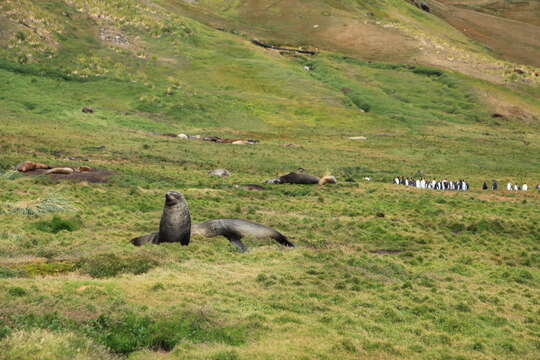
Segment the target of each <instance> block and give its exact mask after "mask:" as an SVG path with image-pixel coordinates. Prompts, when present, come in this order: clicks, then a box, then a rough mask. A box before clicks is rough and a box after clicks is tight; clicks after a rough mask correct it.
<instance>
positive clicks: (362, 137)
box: [349, 136, 367, 140]
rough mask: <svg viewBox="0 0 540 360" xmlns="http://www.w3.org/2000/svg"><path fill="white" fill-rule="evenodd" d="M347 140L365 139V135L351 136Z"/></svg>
mask: <svg viewBox="0 0 540 360" xmlns="http://www.w3.org/2000/svg"><path fill="white" fill-rule="evenodd" d="M349 140H367V137H365V136H351V137H350V138H349Z"/></svg>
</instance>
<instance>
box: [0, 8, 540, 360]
mask: <svg viewBox="0 0 540 360" xmlns="http://www.w3.org/2000/svg"><path fill="white" fill-rule="evenodd" d="M81 3H82V2H80V1H75V0H74V1H66V3H64V2H62V1H59V0H58V1H57V0H54V1H52V0H51V1H44V2H42V3H40V4H41V5H39V6H38V5H35V6H38V8H39V9H41V10H39V11H44V12H45V14H49V15H46V16H48V19H49V21H50V22H51V23H54V24H56V25H58V24H60V25H62V26H63V28H64V30H63V32H62V34H61V35H62V36H61V40H59V43H58V46H56V47H55V48H54V56H53V57H52V58H44V59H38V60H36V61H35V62H31V63H29V64H20V63H17V62H16V61H14V60H17V56H18V54H17V51H16V50H15V49H11V50H9V51H8V50H7V48H6V49H4V50H3V51H4V52H2V54H3V55H2V59H3V60H2V61H1V62H0V84H5V86H0V122H1V124H2V126H1V128H0V151H1V152H2V156H1V157H0V171H1V174H0V188H1V189H2V191H0V303H2V304H3V306H2V307H1V308H0V359H25V357H24V356H27V355H25V354H33V355H31V356H33V359H47V358H55V359H71V358H76V359H81V360H82V359H92V358H103V359H108V358H109V359H115V358H125V357H129V358H132V359H156V358H159V359H221V360H226V359H229V360H230V359H235V360H236V359H308V358H309V359H311V358H316V359H335V358H340V359H358V358H367V359H371V358H373V359H413V358H414V359H491V358H495V357H497V358H499V357H500V358H505V359H535V358H538V356H539V354H540V338H539V334H540V328H539V326H538V324H539V323H540V296H539V295H538V286H539V284H540V282H539V281H540V261H539V259H540V246H539V244H538V239H539V238H540V230H539V229H540V211H539V208H540V207H539V204H540V195H539V194H538V193H537V192H535V191H534V190H530V191H528V192H527V193H525V192H519V193H518V192H512V193H508V192H505V191H498V192H497V193H494V192H491V191H481V190H480V186H481V184H482V182H483V181H486V180H491V179H493V178H495V179H497V180H499V182H500V184H501V185H502V184H505V183H506V181H512V182H519V183H525V182H526V183H528V184H529V187H530V188H533V187H534V186H535V185H536V182H538V181H539V180H538V179H539V178H540V163H538V162H537V161H534V159H535V154H538V153H539V152H540V138H539V136H538V134H539V131H538V130H539V129H540V128H539V124H538V122H535V121H532V120H531V118H527V117H520V116H518V115H519V114H518V115H516V116H515V117H508V118H504V119H500V118H496V119H495V118H492V117H491V114H492V113H493V112H495V110H494V109H493V108H492V107H491V106H492V105H490V103H489V102H486V101H485V93H488V94H489V95H490V96H493V98H494V99H496V100H497V101H500V102H501V103H505V104H506V103H510V104H513V105H514V106H516V107H519V108H520V109H522V110H523V111H524V112H526V113H530V114H538V113H540V111H539V110H538V109H540V103H539V102H538V100H537V99H534V98H532V97H527V96H523V95H521V94H520V93H519V92H516V90H515V89H513V88H511V87H503V86H499V85H495V84H491V83H488V82H485V81H480V80H477V79H472V78H469V77H467V76H465V75H462V74H459V73H456V72H452V71H449V70H443V69H438V68H432V67H425V66H417V65H414V66H413V65H410V64H401V63H397V62H377V61H364V60H359V59H358V58H356V57H351V56H350V54H346V55H345V54H343V53H340V52H337V51H335V52H326V51H322V52H321V53H320V54H319V55H317V56H315V57H303V58H297V57H291V56H281V55H279V54H277V53H273V52H268V51H267V50H263V49H261V48H258V47H255V46H253V45H252V44H250V43H249V42H248V41H246V39H245V38H244V37H242V36H238V35H235V33H234V32H232V31H217V30H214V29H213V28H212V27H209V26H206V25H204V24H203V23H200V22H198V21H197V20H196V19H199V20H200V18H199V17H195V16H193V17H192V16H190V13H189V12H187V10H186V11H183V10H179V9H183V8H184V6H180V5H179V4H177V3H176V2H170V1H160V3H162V4H166V5H167V6H170V7H169V8H168V9H170V11H169V13H168V15H164V13H163V10H156V12H157V13H156V14H157V15H156V14H154V15H151V14H152V13H149V12H148V11H147V9H146V8H144V9H146V10H144V9H143V10H141V9H142V8H135V7H129V6H128V7H126V8H121V7H118V6H111V4H117V2H112V1H111V2H104V3H103V6H105V8H104V9H105V10H103V9H102V10H103V11H106V12H107V13H108V14H110V16H112V17H114V18H115V19H116V20H115V21H116V24H121V25H118V29H119V30H121V31H122V33H124V34H128V35H129V36H130V38H131V39H132V40H133V39H135V36H139V37H140V38H139V40H137V41H138V42H135V43H134V44H135V45H133V46H134V48H129V49H116V48H114V47H113V46H109V45H106V44H104V43H102V42H100V41H98V40H97V38H96V37H95V36H96V34H97V33H98V30H99V27H100V26H102V25H103V24H101V23H99V22H96V20H95V19H93V20H92V19H91V16H92V14H93V11H94V10H95V9H94V10H92V9H89V10H88V9H87V10H84V11H83V12H78V11H77V9H78V7H79V6H80V5H81ZM87 3H89V4H90V5H91V6H92V7H93V6H96V9H99V6H101V5H99V4H98V2H94V1H91V2H87ZM322 3H323V2H314V3H313V4H311V5H310V6H312V7H314V8H315V9H318V11H319V13H321V14H322V13H323V12H330V14H333V13H332V11H334V10H332V9H328V8H327V7H318V8H317V7H315V5H317V6H322V5H321V4H322ZM326 3H327V2H325V4H326ZM332 3H334V5H336V6H338V5H340V4H341V5H340V6H342V8H341V9H342V11H345V10H347V9H349V7H350V6H352V5H351V4H352V2H351V3H347V4H346V3H345V2H337V1H336V2H332ZM390 3H392V4H394V3H395V2H391V1H385V2H384V4H386V5H388V4H390ZM126 4H134V2H132V1H127V2H126ZM200 4H201V6H203V5H204V6H206V5H209V4H210V5H212V4H214V5H215V4H216V2H213V1H212V2H210V1H208V2H203V1H201V2H200ZM220 4H221V5H222V6H223V7H220V8H219V11H220V12H221V11H222V12H224V13H226V15H227V16H231V17H232V16H233V15H234V16H236V13H235V12H236V11H237V9H238V8H237V7H236V5H238V3H227V4H229V5H230V6H229V7H225V5H227V4H225V2H222V3H220ZM314 4H315V5H314ZM381 4H382V3H381ZM23 5H25V6H27V7H24V9H31V8H30V5H28V3H27V2H23ZM221 5H220V6H221ZM379 5H380V4H379ZM145 6H146V5H145ZM361 6H368V5H366V3H365V2H361ZM343 9H345V10H343ZM365 9H368V10H370V11H373V12H374V13H375V16H376V17H377V18H384V17H385V16H390V15H388V14H387V13H386V10H385V9H387V8H385V7H379V8H377V4H372V5H370V6H369V7H366V8H365ZM406 9H409V8H408V7H406ZM409 10H410V9H409ZM409 10H408V11H409ZM216 11H217V10H216ZM363 11H364V10H363ZM410 11H413V13H414V14H416V15H417V16H420V15H418V14H417V13H416V11H415V10H410ZM35 12H37V13H39V12H38V10H35ZM62 12H66V13H68V15H69V16H64V15H62ZM177 14H181V15H177ZM210 15H211V14H207V16H209V17H210ZM44 16H45V15H44ZM321 16H323V17H325V18H326V17H329V16H328V15H321ZM121 17H125V19H124V20H118V19H119V18H121ZM0 19H1V20H0V25H1V21H4V20H3V19H2V18H0ZM201 21H202V20H201ZM422 21H424V22H429V18H423V19H422ZM145 24H146V25H148V26H149V30H148V31H143V30H142V29H143V28H144V27H145V26H146V25H145ZM56 25H55V26H56ZM107 25H110V24H107ZM267 25H268V24H267ZM58 26H59V25H58ZM273 26H276V25H275V24H274V25H273ZM433 26H438V25H437V24H434V25H433ZM51 27H52V25H51ZM187 29H189V30H187ZM278 30H280V31H281V30H282V29H279V28H278ZM276 41H277V42H279V41H280V39H279V38H276ZM22 50H24V49H22ZM22 50H21V51H22ZM141 51H142V52H144V53H145V54H146V58H144V59H143V58H139V57H137V56H136V55H137V54H138V53H139V52H141ZM114 63H118V64H119V65H117V66H113V65H112V64H114ZM304 65H310V66H311V67H312V70H311V71H306V70H304V69H303V66H304ZM74 71H77V74H74ZM83 106H91V107H92V108H93V109H94V110H95V112H94V114H83V113H82V112H81V108H82V107H83ZM360 109H362V110H363V111H361V110H360ZM536 116H538V115H536ZM153 133H187V134H190V135H195V134H201V135H217V136H221V137H234V138H255V139H259V140H261V143H260V144H258V145H254V146H237V145H228V144H215V143H210V142H204V141H197V140H180V139H176V138H169V137H162V136H157V135H155V134H153ZM381 133H384V134H388V135H391V136H377V134H381ZM350 136H366V137H367V138H368V139H367V140H365V141H352V140H348V137H350ZM289 143H294V144H297V145H300V147H284V146H283V145H285V144H289ZM103 146H104V147H103ZM68 156H81V157H88V158H90V160H91V161H90V162H83V161H77V160H75V161H71V160H66V158H67V157H68ZM24 160H31V161H36V162H44V163H48V164H53V165H69V166H79V165H88V166H90V167H91V168H96V169H105V170H110V171H112V172H113V175H112V176H111V177H110V178H108V180H107V182H105V183H90V182H70V181H63V180H54V179H51V178H49V177H47V176H46V175H41V176H33V175H29V174H24V175H21V174H17V173H14V172H13V168H14V166H15V165H16V164H17V163H19V162H21V161H24ZM298 167H303V168H305V169H306V170H307V171H308V172H309V173H313V174H315V175H319V176H321V175H324V174H326V173H330V174H332V175H335V176H336V177H337V180H338V184H337V185H335V186H325V187H319V186H299V185H265V187H266V189H265V190H264V191H248V190H244V189H242V188H237V187H235V186H234V185H241V184H250V183H262V182H263V181H264V180H265V179H268V178H270V177H274V176H276V175H278V174H281V173H285V172H288V171H291V170H294V169H296V168H298ZM215 168H226V169H228V170H229V171H231V173H232V175H231V176H230V177H227V178H216V177H211V176H209V175H208V171H209V170H212V169H215ZM415 174H422V175H424V176H427V177H437V178H444V177H449V178H452V179H459V178H465V179H467V180H469V182H470V183H471V185H472V190H471V191H469V192H463V193H462V192H460V193H444V192H436V191H428V190H425V191H419V190H416V189H409V188H405V187H401V186H394V185H391V184H390V182H391V179H392V178H393V177H394V176H396V175H406V176H414V175H415ZM365 176H371V177H373V179H374V180H373V181H371V182H367V181H364V180H363V178H364V177H365ZM501 188H502V186H501ZM171 189H175V190H178V191H181V192H182V193H183V194H184V195H185V196H186V199H187V201H188V203H189V207H190V210H191V214H192V218H193V221H194V222H199V221H204V220H207V219H211V218H219V217H228V218H229V217H232V218H243V219H247V220H251V221H255V222H259V223H263V224H266V225H269V226H272V227H275V228H276V229H278V230H279V231H281V232H283V233H284V234H286V235H287V236H289V237H290V239H291V241H292V242H294V243H295V244H296V245H297V248H295V249H286V248H283V247H280V246H279V245H277V244H275V243H273V242H272V241H270V240H268V241H264V240H263V241H255V240H253V239H247V240H246V244H247V246H248V247H249V251H248V252H247V253H244V254H240V253H238V252H237V251H236V250H235V249H234V248H233V247H232V246H231V245H230V244H229V243H228V241H227V240H226V239H224V238H214V239H206V238H202V237H198V236H193V238H192V242H191V244H190V246H188V247H180V246H178V244H162V245H160V246H155V245H146V246H144V247H142V248H136V247H134V246H132V245H131V244H130V242H129V240H130V239H131V238H133V237H135V236H138V235H141V234H144V233H148V232H152V231H156V230H157V228H158V226H159V218H160V216H161V211H162V206H163V195H164V193H165V192H166V191H167V190H171ZM381 215H384V216H381Z"/></svg>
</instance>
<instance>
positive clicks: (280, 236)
mask: <svg viewBox="0 0 540 360" xmlns="http://www.w3.org/2000/svg"><path fill="white" fill-rule="evenodd" d="M273 238H274V240H276V241H277V242H278V243H280V244H281V245H284V246H287V247H292V248H293V247H296V246H295V245H294V244H293V243H292V242H290V241H289V239H287V237H286V236H285V235H283V234H281V233H279V232H278V233H277V236H274V237H273Z"/></svg>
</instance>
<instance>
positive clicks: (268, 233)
mask: <svg viewBox="0 0 540 360" xmlns="http://www.w3.org/2000/svg"><path fill="white" fill-rule="evenodd" d="M192 231H193V234H197V235H202V236H205V237H208V238H212V237H216V236H224V237H226V238H227V239H228V240H229V241H230V242H231V243H232V244H233V245H235V246H236V247H238V249H240V251H241V252H245V251H246V246H245V245H244V244H243V243H242V241H241V239H242V238H243V237H244V236H252V237H255V238H257V239H265V238H271V239H274V240H275V241H277V242H278V243H280V244H281V245H284V246H287V247H295V246H294V244H293V243H292V242H290V241H289V239H287V237H286V236H285V235H283V234H282V233H280V232H279V231H276V230H274V229H272V228H271V227H268V226H265V225H261V224H256V223H253V222H251V221H247V220H240V219H213V220H208V221H205V222H202V223H200V224H195V225H193V228H192Z"/></svg>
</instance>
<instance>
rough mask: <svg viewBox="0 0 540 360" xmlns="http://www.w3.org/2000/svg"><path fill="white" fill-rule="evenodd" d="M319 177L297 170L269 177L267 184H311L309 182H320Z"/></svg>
mask: <svg viewBox="0 0 540 360" xmlns="http://www.w3.org/2000/svg"><path fill="white" fill-rule="evenodd" d="M319 180H320V179H319V178H318V177H317V176H313V175H309V174H303V173H297V172H290V173H288V174H285V175H282V176H280V177H278V178H275V179H269V180H266V183H267V184H302V185H309V184H318V183H319Z"/></svg>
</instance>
